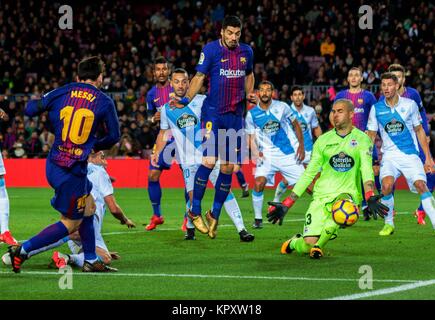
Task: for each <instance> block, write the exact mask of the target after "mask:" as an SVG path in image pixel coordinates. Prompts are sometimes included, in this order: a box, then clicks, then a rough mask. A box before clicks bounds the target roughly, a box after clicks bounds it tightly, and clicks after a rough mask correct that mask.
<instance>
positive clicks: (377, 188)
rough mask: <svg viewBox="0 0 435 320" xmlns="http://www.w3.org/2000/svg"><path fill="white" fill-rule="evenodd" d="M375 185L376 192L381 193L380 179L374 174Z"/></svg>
mask: <svg viewBox="0 0 435 320" xmlns="http://www.w3.org/2000/svg"><path fill="white" fill-rule="evenodd" d="M375 186H376V190H378V193H381V190H382V186H381V181H380V180H379V176H375Z"/></svg>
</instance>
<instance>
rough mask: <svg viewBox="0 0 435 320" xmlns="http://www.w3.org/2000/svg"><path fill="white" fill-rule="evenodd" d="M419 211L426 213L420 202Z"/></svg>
mask: <svg viewBox="0 0 435 320" xmlns="http://www.w3.org/2000/svg"><path fill="white" fill-rule="evenodd" d="M417 210H418V211H424V209H423V203H422V202H421V201H420V205H419V206H418V209H417Z"/></svg>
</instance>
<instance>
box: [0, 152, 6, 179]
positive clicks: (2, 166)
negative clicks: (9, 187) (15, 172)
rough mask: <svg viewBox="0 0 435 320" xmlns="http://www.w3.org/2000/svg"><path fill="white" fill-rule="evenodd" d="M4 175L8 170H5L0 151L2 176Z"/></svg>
mask: <svg viewBox="0 0 435 320" xmlns="http://www.w3.org/2000/svg"><path fill="white" fill-rule="evenodd" d="M4 174H6V168H5V164H4V163H3V156H2V153H1V151H0V175H4Z"/></svg>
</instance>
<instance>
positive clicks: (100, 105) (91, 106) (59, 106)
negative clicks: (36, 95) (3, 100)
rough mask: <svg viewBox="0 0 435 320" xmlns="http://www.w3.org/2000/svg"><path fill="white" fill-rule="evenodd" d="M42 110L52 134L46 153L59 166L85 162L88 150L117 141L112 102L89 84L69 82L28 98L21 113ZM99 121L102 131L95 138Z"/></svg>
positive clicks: (117, 124)
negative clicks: (50, 146)
mask: <svg viewBox="0 0 435 320" xmlns="http://www.w3.org/2000/svg"><path fill="white" fill-rule="evenodd" d="M45 111H48V117H49V120H50V123H51V125H52V127H53V131H54V132H53V133H54V136H55V139H54V144H53V146H52V148H51V150H50V153H49V155H48V157H49V158H50V160H52V161H53V162H54V163H56V164H57V165H59V166H61V167H67V168H70V167H72V166H73V165H74V164H75V163H77V162H87V159H88V155H89V153H91V151H92V150H95V151H97V150H103V149H109V148H111V147H112V146H113V145H114V144H115V143H117V142H118V141H119V138H120V130H119V122H118V116H117V114H116V109H115V104H114V103H113V100H112V99H111V98H110V97H109V96H107V95H106V94H104V93H103V92H102V91H100V90H99V89H98V88H96V87H95V86H93V85H91V84H87V83H81V82H73V83H70V84H67V85H65V86H63V87H60V88H58V89H55V90H53V91H50V92H48V93H47V94H45V95H43V96H42V98H41V99H36V100H30V101H29V102H28V103H27V105H26V109H25V115H27V116H28V117H34V116H37V115H39V114H41V113H43V112H45ZM103 124H104V125H105V128H106V135H105V136H104V137H102V138H100V139H98V138H97V137H96V132H97V130H98V129H99V128H100V126H101V125H103Z"/></svg>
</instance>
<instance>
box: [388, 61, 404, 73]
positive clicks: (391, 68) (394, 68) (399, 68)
mask: <svg viewBox="0 0 435 320" xmlns="http://www.w3.org/2000/svg"><path fill="white" fill-rule="evenodd" d="M394 71H399V72H402V73H403V74H405V72H406V70H405V67H404V66H402V65H400V64H398V63H394V64H391V65H390V66H389V67H388V72H394Z"/></svg>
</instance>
